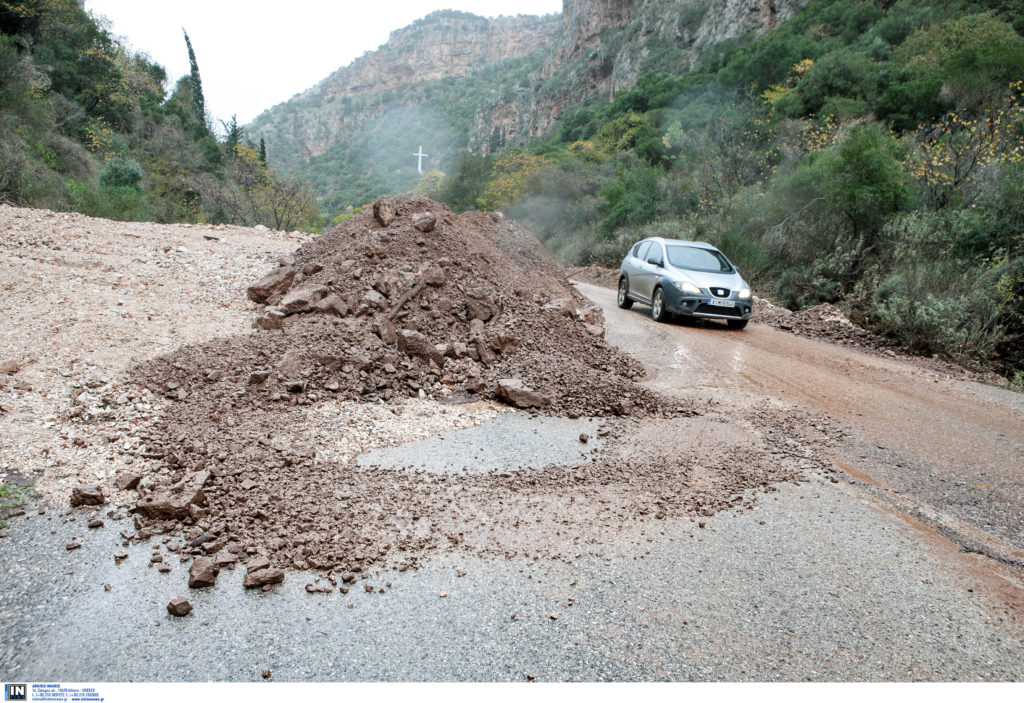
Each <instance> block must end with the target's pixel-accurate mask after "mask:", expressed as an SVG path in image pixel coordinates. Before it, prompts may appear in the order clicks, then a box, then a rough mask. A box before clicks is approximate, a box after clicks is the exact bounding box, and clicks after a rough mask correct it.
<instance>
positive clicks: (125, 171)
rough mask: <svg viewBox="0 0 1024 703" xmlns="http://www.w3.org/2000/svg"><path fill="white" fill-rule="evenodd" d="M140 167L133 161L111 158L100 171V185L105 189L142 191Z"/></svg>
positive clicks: (120, 157) (119, 157) (117, 157)
mask: <svg viewBox="0 0 1024 703" xmlns="http://www.w3.org/2000/svg"><path fill="white" fill-rule="evenodd" d="M141 183H142V166H140V165H139V162H138V161H136V160H135V159H126V158H124V157H122V156H113V157H111V158H109V159H107V164H106V166H105V167H104V168H103V170H102V171H100V185H102V186H104V187H106V188H134V189H135V191H136V192H140V191H141V190H142V185H141Z"/></svg>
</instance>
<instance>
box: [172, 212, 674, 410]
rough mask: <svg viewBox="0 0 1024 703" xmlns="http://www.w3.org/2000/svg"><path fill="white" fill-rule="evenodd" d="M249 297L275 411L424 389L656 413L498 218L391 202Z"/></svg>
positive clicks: (587, 320) (522, 240)
mask: <svg viewBox="0 0 1024 703" xmlns="http://www.w3.org/2000/svg"><path fill="white" fill-rule="evenodd" d="M249 296H250V297H251V298H252V299H253V300H254V301H256V302H257V303H260V304H264V305H265V306H266V308H265V311H264V313H263V314H262V315H261V316H259V317H258V318H257V320H256V325H257V327H258V328H259V329H260V330H261V332H258V333H257V334H255V335H254V336H253V337H252V342H251V343H250V344H248V345H246V346H249V347H257V348H258V349H254V352H256V353H257V354H258V357H257V358H254V359H253V363H252V365H251V368H249V371H250V376H249V377H248V382H249V385H250V386H252V388H250V389H249V390H250V391H254V392H256V393H257V394H260V395H263V396H264V397H265V398H268V399H271V400H283V399H288V400H291V399H293V398H294V399H296V400H301V399H302V398H301V396H303V395H305V396H307V397H309V396H310V395H312V396H319V395H321V394H322V393H324V392H329V393H333V394H339V395H340V396H341V397H345V398H351V399H362V400H376V399H378V398H384V399H390V398H392V397H395V396H401V395H410V394H416V393H418V392H419V391H420V390H421V389H422V390H423V392H424V393H425V394H439V395H447V394H450V393H453V392H465V391H469V392H473V393H476V394H478V396H479V397H481V398H485V399H492V398H498V399H501V400H504V401H506V402H509V403H510V404H512V405H516V406H518V407H524V408H543V409H544V410H545V411H546V412H550V413H554V414H566V415H611V414H619V415H622V414H629V413H630V412H631V411H632V410H633V409H643V410H648V411H650V410H655V409H657V408H659V407H660V405H661V401H660V399H659V398H657V397H656V396H654V395H652V394H651V393H649V392H648V391H646V390H645V389H643V388H641V387H639V386H638V385H636V384H635V383H634V381H635V380H638V379H639V378H641V376H642V368H641V366H640V365H639V364H638V363H637V362H636V361H635V360H633V359H631V358H630V357H627V356H625V355H624V354H622V353H620V352H618V351H617V350H615V349H613V348H612V347H610V346H608V345H607V344H605V342H604V341H603V339H602V337H603V328H602V327H601V323H602V316H601V312H600V309H599V308H597V307H594V306H590V305H588V304H586V303H585V302H584V301H583V299H582V298H581V297H580V296H579V294H578V293H576V291H575V290H573V289H572V288H571V287H569V286H567V285H566V284H565V282H564V280H563V279H561V277H560V271H559V269H558V267H557V265H556V264H555V263H554V262H553V261H552V260H551V258H550V257H549V256H548V255H547V253H546V252H545V251H544V250H543V249H542V248H541V247H540V245H539V243H538V242H537V241H536V239H534V238H533V237H532V236H531V235H529V233H526V232H525V231H523V230H521V229H520V228H519V227H518V226H517V225H514V224H512V223H509V222H507V221H505V220H504V219H503V218H501V217H500V216H494V217H492V216H488V215H485V214H482V213H467V214H465V215H461V216H455V215H453V214H452V213H451V212H450V211H449V210H448V209H447V208H446V207H444V206H442V205H439V204H437V203H435V202H433V201H431V200H429V199H428V198H425V197H421V196H405V197H402V198H385V199H382V200H379V201H377V202H376V203H375V204H374V207H373V213H372V214H371V213H370V212H364V213H361V214H359V215H356V216H355V217H352V218H350V219H349V220H347V221H346V222H345V223H343V224H342V225H340V226H338V227H336V228H335V229H334V230H332V231H331V232H329V233H328V234H326V235H324V236H322V237H320V238H318V239H317V240H315V241H313V242H311V243H309V244H307V245H306V246H304V247H302V248H301V249H299V250H298V251H297V252H296V253H295V255H294V256H293V257H288V258H286V259H283V260H282V261H281V262H280V265H279V266H278V268H277V269H276V270H274V271H272V272H271V273H269V274H268V275H267V276H265V277H264V278H262V279H261V280H260V281H257V282H256V283H255V284H253V286H251V287H250V288H249ZM278 330H280V331H282V332H283V334H282V333H280V332H277V331H278ZM232 343H236V342H232ZM237 368H238V365H237V363H236V364H235V366H234V369H237ZM198 370H205V369H198ZM235 373H237V371H235ZM167 380H168V381H172V382H174V381H177V382H178V383H179V384H180V383H181V382H182V381H181V379H180V378H174V379H170V378H168V379H167ZM190 382H192V383H197V382H198V383H201V382H202V379H197V378H194V379H190ZM296 396H298V398H296ZM314 399H315V398H314Z"/></svg>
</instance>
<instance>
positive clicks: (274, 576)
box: [242, 566, 284, 588]
mask: <svg viewBox="0 0 1024 703" xmlns="http://www.w3.org/2000/svg"><path fill="white" fill-rule="evenodd" d="M282 581H284V572H283V571H281V570H280V569H278V568H276V567H273V566H271V567H268V568H266V569H260V570H259V571H250V572H249V573H247V574H246V575H245V579H244V580H243V581H242V585H243V586H244V587H245V588H256V587H259V586H269V585H270V584H272V583H281V582H282Z"/></svg>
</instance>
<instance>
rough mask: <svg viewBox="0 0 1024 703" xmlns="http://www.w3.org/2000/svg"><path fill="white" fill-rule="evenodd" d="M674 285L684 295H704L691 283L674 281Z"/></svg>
mask: <svg viewBox="0 0 1024 703" xmlns="http://www.w3.org/2000/svg"><path fill="white" fill-rule="evenodd" d="M672 285H674V286H675V287H676V288H678V289H679V290H681V291H682V292H684V293H689V294H690V295H702V294H703V291H702V290H701V289H700V288H699V287H698V286H695V285H693V284H692V283H690V282H689V281H672Z"/></svg>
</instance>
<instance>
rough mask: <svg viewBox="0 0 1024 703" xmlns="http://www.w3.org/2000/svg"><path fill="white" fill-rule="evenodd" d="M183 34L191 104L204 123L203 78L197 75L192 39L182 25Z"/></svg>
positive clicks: (197, 65)
mask: <svg viewBox="0 0 1024 703" xmlns="http://www.w3.org/2000/svg"><path fill="white" fill-rule="evenodd" d="M181 31H182V33H183V34H184V35H185V46H187V47H188V65H189V81H190V82H191V84H192V105H193V107H194V108H195V111H196V114H197V115H198V116H199V119H200V120H202V121H203V124H206V98H205V97H204V96H203V80H202V78H200V77H199V64H198V63H197V62H196V52H195V51H193V50H192V41H191V40H190V39H189V38H188V32H186V31H185V28H184V27H182V29H181Z"/></svg>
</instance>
